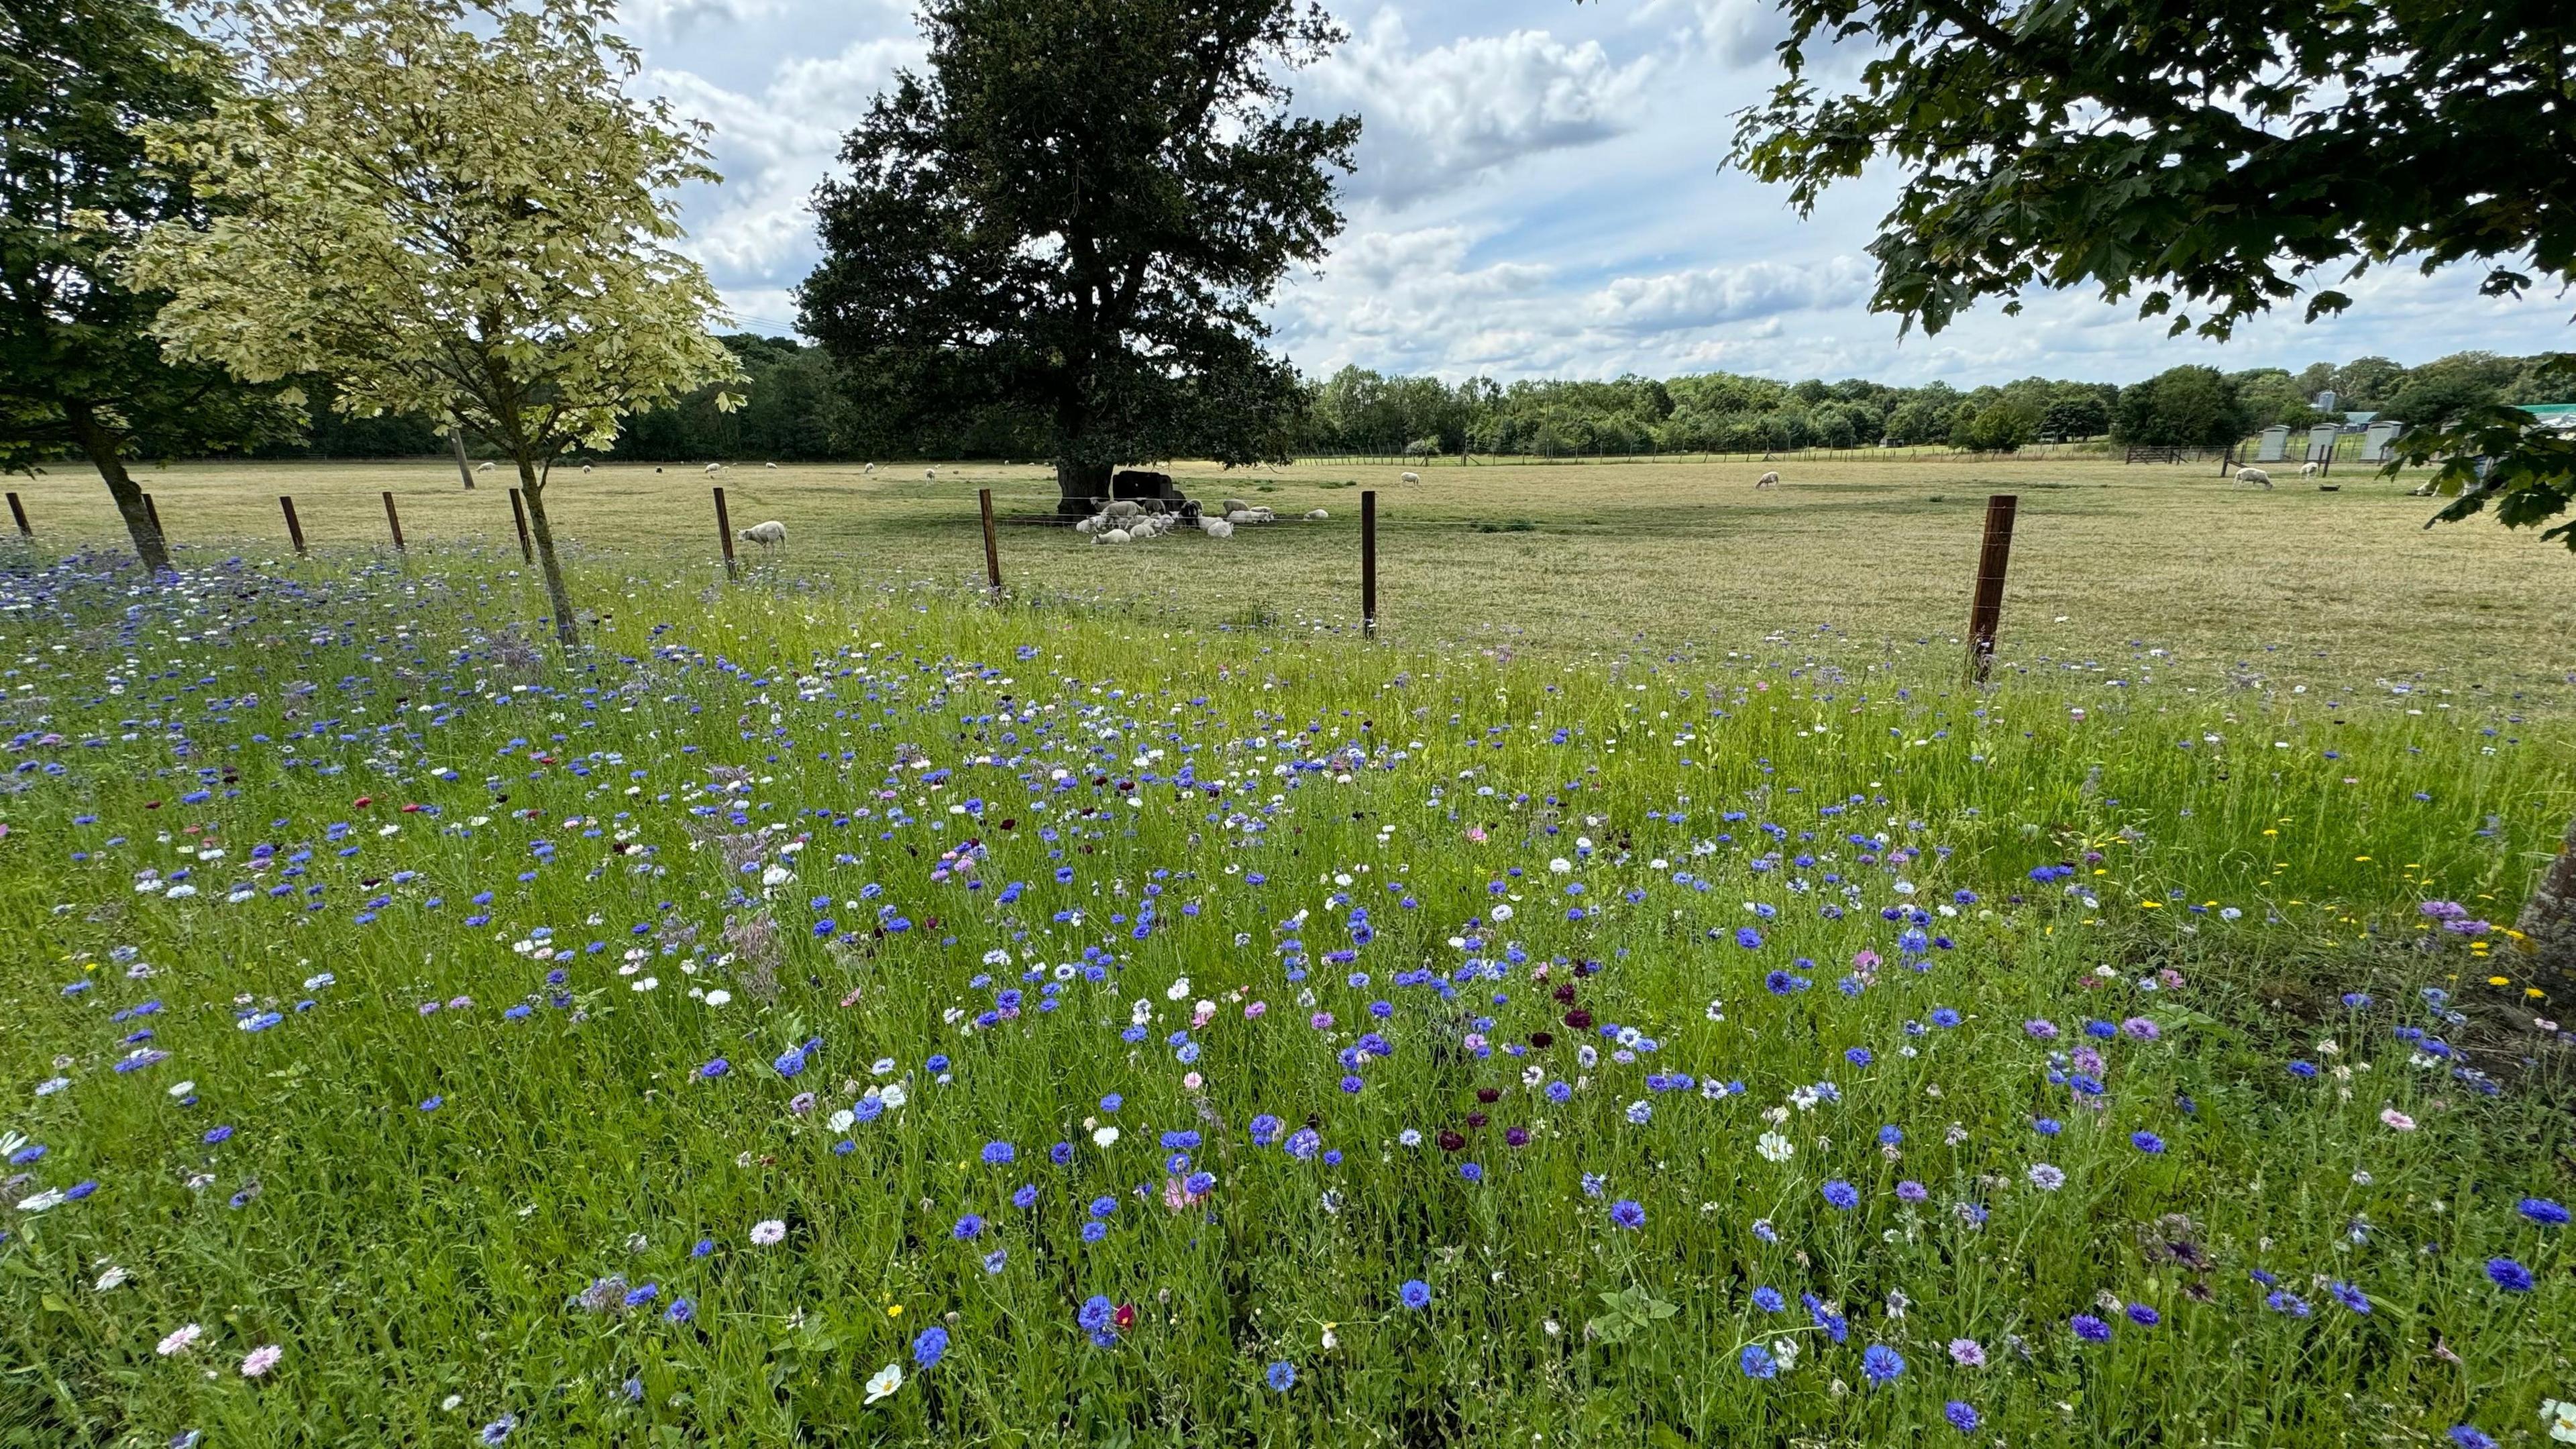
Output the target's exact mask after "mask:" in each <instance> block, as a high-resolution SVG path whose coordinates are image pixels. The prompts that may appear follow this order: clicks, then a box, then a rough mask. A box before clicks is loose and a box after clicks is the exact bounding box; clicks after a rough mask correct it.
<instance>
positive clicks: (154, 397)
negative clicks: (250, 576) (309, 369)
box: [0, 0, 302, 574]
mask: <svg viewBox="0 0 2576 1449" xmlns="http://www.w3.org/2000/svg"><path fill="white" fill-rule="evenodd" d="M231 83H232V78H231V75H230V74H229V72H228V71H227V69H226V67H225V66H224V63H223V57H222V54H221V53H220V52H219V51H217V50H215V49H214V48H213V47H212V46H210V45H208V44H206V43H205V42H204V41H202V40H199V39H198V38H196V37H195V36H193V35H191V34H189V33H188V32H187V31H185V30H183V29H181V28H180V27H179V26H177V25H174V24H172V23H171V22H170V21H169V20H168V19H166V18H164V16H163V15H162V13H161V9H160V7H159V6H158V5H157V4H152V3H149V0H0V156H5V163H6V178H7V179H6V182H5V184H0V471H8V472H23V473H30V474H32V473H34V472H35V471H36V470H37V468H38V466H39V465H40V464H42V463H45V462H49V461H51V460H53V459H56V458H60V457H63V456H65V455H67V454H79V455H82V456H85V457H87V458H88V459H89V462H90V465H91V466H92V467H94V468H96V469H97V470H98V473H99V476H100V477H101V478H102V479H104V480H105V481H106V483H107V491H108V496H109V497H111V498H113V499H114V500H115V501H116V511H117V515H118V517H120V518H122V519H123V520H124V522H125V531H126V534H127V536H128V537H129V538H131V539H132V540H133V541H134V552H135V555H136V557H138V558H140V559H141V560H142V561H143V565H144V567H145V568H147V569H149V570H151V571H152V572H154V573H156V574H157V573H160V572H163V571H164V570H167V569H168V568H169V567H170V553H169V548H168V546H167V545H166V543H165V542H164V541H163V539H162V537H161V531H160V530H159V529H158V528H157V527H155V526H154V524H153V522H152V517H151V514H150V513H149V512H148V511H147V510H146V509H145V508H144V505H143V489H142V487H141V486H140V485H138V484H137V483H136V482H135V481H134V478H133V476H132V475H131V474H130V473H128V472H127V471H126V464H127V463H128V462H129V461H132V460H134V459H137V458H140V457H170V456H174V455H187V454H193V453H203V452H211V451H216V450H220V449H226V448H237V447H251V446H256V445H258V444H262V443H270V442H278V441H283V440H285V439H287V438H291V437H292V436H294V433H295V429H296V425H297V424H298V423H299V422H301V421H302V412H301V409H300V408H298V407H297V406H296V405H295V399H294V398H293V396H291V395H290V394H289V393H288V392H287V390H285V389H282V388H277V387H244V386H242V385H240V384H238V383H236V382H234V381H233V379H232V378H231V377H230V376H229V375H228V374H226V373H225V371H224V370H223V369H222V368H220V367H212V366H206V365H203V364H188V363H172V362H169V361H166V360H164V359H163V357H162V356H161V348H160V344H159V343H158V342H157V341H155V340H154V339H153V337H152V336H151V332H150V328H151V324H152V317H153V314H154V313H155V312H156V311H158V310H159V308H160V305H161V303H162V301H163V300H164V299H163V298H162V297H160V296H159V295H156V294H154V293H151V292H148V291H142V292H139V291H137V290H135V289H134V288H132V287H130V286H128V285H127V284H126V282H125V280H124V278H123V276H122V268H123V258H124V255H125V253H126V251H127V250H128V249H129V248H130V247H131V246H132V245H133V243H134V241H135V239H136V238H137V237H138V236H140V235H142V233H143V232H144V231H145V230H147V229H148V228H150V227H153V226H155V225H158V224H160V223H162V222H165V221H172V220H183V219H184V220H194V219H198V218H201V217H202V216H203V215H204V207H203V203H202V202H201V201H200V199H199V198H198V197H197V196H196V195H195V194H194V193H193V192H192V191H191V190H190V189H189V187H188V186H187V184H186V182H185V181H184V180H182V179H179V178H176V177H173V176H171V175H169V174H167V173H165V172H163V171H160V170H158V169H157V168H155V167H153V166H152V165H150V164H149V163H148V162H147V160H146V158H145V156H144V146H143V140H142V138H141V137H140V136H139V135H137V134H136V132H135V128H136V127H137V126H138V125H142V124H148V123H151V122H170V121H189V120H197V119H200V118H203V117H206V116H209V115H211V114H213V112H214V108H215V104H216V102H217V100H218V99H219V98H220V97H222V96H223V95H224V94H225V92H226V90H227V89H228V88H229V87H230V85H231Z"/></svg>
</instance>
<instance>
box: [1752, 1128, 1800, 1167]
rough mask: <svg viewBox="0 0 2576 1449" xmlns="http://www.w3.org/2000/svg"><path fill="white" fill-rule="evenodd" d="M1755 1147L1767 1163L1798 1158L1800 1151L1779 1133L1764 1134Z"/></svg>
mask: <svg viewBox="0 0 2576 1449" xmlns="http://www.w3.org/2000/svg"><path fill="white" fill-rule="evenodd" d="M1753 1145H1754V1148H1755V1150H1756V1151H1759V1152H1760V1153H1761V1154H1762V1158H1763V1160H1764V1161H1766V1162H1786V1161H1788V1160H1789V1159H1790V1158H1791V1157H1794V1156H1796V1155H1797V1151H1798V1149H1797V1148H1796V1147H1794V1146H1792V1145H1791V1144H1790V1141H1789V1139H1788V1138H1786V1137H1783V1136H1781V1135H1780V1134H1779V1133H1777V1132H1765V1133H1763V1134H1762V1137H1761V1139H1760V1140H1759V1141H1757V1142H1755V1143H1754V1144H1753Z"/></svg>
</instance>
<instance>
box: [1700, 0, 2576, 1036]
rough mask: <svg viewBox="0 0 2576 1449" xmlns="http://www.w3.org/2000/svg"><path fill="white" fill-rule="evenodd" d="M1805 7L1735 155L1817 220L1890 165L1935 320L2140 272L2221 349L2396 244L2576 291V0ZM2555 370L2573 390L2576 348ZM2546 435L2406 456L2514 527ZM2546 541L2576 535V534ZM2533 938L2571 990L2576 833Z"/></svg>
mask: <svg viewBox="0 0 2576 1449" xmlns="http://www.w3.org/2000/svg"><path fill="white" fill-rule="evenodd" d="M1780 8H1781V10H1782V11H1783V12H1784V13H1785V15H1786V16H1787V18H1788V21H1789V35H1788V38H1787V39H1786V40H1785V41H1783V42H1782V44H1781V46H1780V57H1781V60H1782V62H1783V64H1784V65H1785V66H1786V67H1787V71H1788V74H1787V75H1786V76H1785V77H1784V78H1783V79H1782V80H1781V82H1780V84H1779V86H1778V87H1777V89H1775V90H1774V91H1773V92H1772V95H1771V98H1770V100H1769V102H1768V103H1767V104H1765V105H1762V106H1757V107H1755V108H1753V109H1751V110H1749V111H1747V112H1746V113H1745V114H1744V115H1743V117H1742V118H1741V119H1740V120H1739V122H1738V126H1737V130H1736V135H1735V146H1734V150H1733V153H1732V159H1733V161H1734V162H1735V163H1736V164H1738V165H1741V166H1742V167H1744V168H1745V169H1746V170H1748V171H1749V172H1751V173H1752V174H1753V175H1755V176H1758V177H1761V178H1763V179H1765V180H1769V181H1776V182H1783V183H1786V184H1787V185H1788V186H1789V188H1790V196H1791V199H1792V201H1793V202H1794V203H1795V204H1796V205H1797V206H1798V207H1800V208H1801V209H1802V210H1804V209H1807V208H1810V207H1812V206H1813V204H1814V202H1815V200H1816V198H1817V196H1818V195H1819V194H1820V193H1821V192H1822V191H1823V190H1824V189H1825V188H1826V187H1827V186H1829V185H1831V184H1832V183H1834V182H1836V181H1839V180H1842V179H1845V178H1847V177H1854V176H1858V175H1860V174H1861V171H1862V170H1863V168H1865V167H1868V166H1870V165H1871V164H1872V163H1884V162H1889V161H1892V162H1893V163H1894V170H1895V171H1896V173H1897V175H1898V177H1899V181H1900V186H1899V190H1898V194H1897V201H1896V205H1895V207H1894V209H1893V210H1891V211H1889V212H1888V214H1887V215H1886V216H1885V217H1884V218H1882V219H1881V221H1880V223H1879V235H1878V238H1877V240H1876V241H1875V242H1873V243H1872V244H1871V246H1870V254H1871V255H1872V256H1874V257H1876V258H1877V260H1878V287H1877V291H1876V293H1875V295H1874V296H1873V297H1872V299H1871V305H1872V306H1873V307H1875V308H1877V309H1878V310H1880V311H1886V312H1893V313H1895V314H1897V315H1898V317H1900V318H1901V319H1903V322H1904V323H1905V324H1906V325H1909V326H1910V325H1911V324H1913V323H1917V322H1919V323H1921V324H1922V325H1923V327H1924V329H1925V330H1926V331H1938V330H1940V329H1941V327H1943V326H1944V325H1946V324H1947V323H1948V322H1949V321H1950V319H1951V318H1952V317H1953V316H1954V315H1956V314H1957V312H1958V311H1959V310H1960V309H1961V308H1964V307H1968V306H1971V305H1973V304H1974V303H1976V302H1977V301H1979V300H1980V299H1982V298H1987V297H2005V298H2012V297H2017V296H2018V295H2019V294H2020V293H2021V292H2022V291H2023V290H2024V289H2026V288H2029V287H2033V286H2045V287H2073V286H2081V285H2087V284H2090V285H2097V286H2099V287H2101V288H2102V290H2103V293H2104V294H2105V295H2106V296H2108V297H2111V298H2115V299H2116V298H2123V297H2127V296H2129V295H2130V294H2131V293H2132V292H2134V291H2136V290H2137V289H2140V288H2144V289H2145V295H2144V296H2143V297H2142V298H2141V301H2140V307H2139V310H2140V312H2141V313H2142V314H2143V315H2147V316H2160V315H2166V314H2173V316H2174V322H2173V329H2174V331H2175V332H2177V333H2179V332H2183V331H2188V330H2192V329H2193V328H2194V327H2195V326H2196V327H2197V329H2198V330H2199V331H2200V332H2202V333H2204V334H2206V335H2209V336H2212V337H2222V338H2223V337H2225V336H2227V335H2228V333H2229V331H2230V330H2231V329H2232V328H2233V327H2234V326H2235V324H2236V323H2238V322H2239V321H2242V320H2243V319H2245V318H2247V317H2249V316H2252V315H2254V314H2256V313H2259V312H2263V311H2266V310H2268V309H2270V308H2271V307H2272V306H2274V305H2275V304H2278V303H2285V302H2288V301H2290V300H2291V299H2293V298H2295V297H2297V296H2298V295H2299V294H2300V293H2301V291H2302V290H2308V298H2307V315H2308V317H2309V318H2310V319H2314V318H2315V317H2317V316H2319V315H2321V314H2324V313H2328V312H2339V311H2342V310H2344V309H2345V308H2347V307H2349V306H2351V305H2352V300H2351V298H2350V297H2348V296H2346V295H2345V294H2344V293H2342V292H2339V291H2336V290H2334V288H2333V287H2332V286H2331V285H2326V286H2323V287H2318V286H2317V284H2318V283H2320V282H2326V283H2332V282H2336V281H2341V280H2344V279H2345V278H2348V277H2350V276H2352V275H2355V274H2357V273H2358V272H2360V271H2361V270H2362V269H2364V268H2367V267H2371V266H2379V265H2387V264H2393V263H2397V262H2400V261H2413V262H2415V263H2418V264H2419V265H2420V266H2422V267H2423V268H2424V269H2426V270H2431V269H2432V268H2434V267H2437V266H2440V265H2443V264H2445V263H2451V262H2463V261H2466V262H2478V263H2483V264H2485V265H2486V267H2487V276H2486V280H2485V290H2486V291H2487V292H2488V293H2489V294H2491V295H2505V294H2518V293H2520V292H2521V291H2523V290H2524V289H2525V288H2527V287H2529V286H2530V285H2532V283H2533V280H2534V274H2539V275H2541V276H2546V277H2554V278H2555V279H2557V281H2558V282H2560V283H2561V284H2562V285H2563V284H2567V283H2570V282H2576V167H2571V166H2569V165H2568V164H2567V158H2568V157H2569V156H2571V155H2576V105H2570V104H2569V90H2568V76H2569V73H2570V58H2571V57H2576V5H2566V4H2551V3H2537V4H2535V3H2516V4H2491V5H2453V4H2417V3H2409V0H2351V3H2344V4H2331V5H2320V4H2316V3H2314V0H2059V3H2053V4H2045V5H2039V4H2026V3H2023V0H1780ZM1820 42H1822V43H1825V44H1828V45H1838V46H1850V47H1855V48H1860V47H1867V48H1870V49H1871V50H1872V51H1873V52H1874V54H1873V57H1872V58H1871V59H1870V60H1869V62H1868V63H1867V64H1866V65H1865V66H1863V67H1862V68H1861V69H1860V70H1859V72H1858V75H1857V80H1856V82H1855V84H1854V85H1853V86H1852V88H1850V89H1848V90H1845V91H1841V92H1839V93H1832V94H1828V93H1824V92H1822V91H1820V90H1819V89H1818V87H1817V86H1816V85H1815V84H1814V83H1813V81H1812V80H1811V79H1810V77H1809V75H1808V69H1807V63H1808V52H1809V50H1810V48H1812V47H1814V46H1816V45H1817V44H1819V43H1820ZM2334 269H2341V275H2340V276H2336V275H2332V272H2333V270H2334ZM2014 305H2017V304H2014ZM2177 309H2181V310H2177ZM2008 310H2009V308H2008ZM2194 312H2197V313H2198V314H2199V320H2198V321H2197V323H2195V322H2194V320H2193V316H2192V315H2191V314H2192V313H2194ZM2372 361H2377V360H2376V359H2372ZM2354 366H2355V367H2356V368H2359V367H2360V366H2361V364H2358V363H2357V364H2355V365H2354ZM2548 376H2549V377H2551V378H2553V379H2555V380H2557V381H2558V382H2560V383H2563V384H2565V385H2569V386H2576V353H2567V354H2560V355H2559V357H2558V359H2557V360H2556V365H2555V366H2554V367H2553V369H2552V370H2551V371H2550V372H2549V374H2548ZM2374 380H2375V379H2374ZM2351 391H2353V392H2354V393H2356V394H2358V393H2359V392H2361V391H2362V389H2361V388H2358V387H2356V388H2354V389H2352V390H2351ZM2345 405H2346V406H2356V405H2358V406H2367V404H2352V403H2347V404H2345ZM2126 411H2127V399H2126V398H2125V397H2124V398H2123V399H2122V412H2123V413H2124V414H2125V412H2126ZM2531 424H2532V419H2531V416H2530V415H2529V414H2528V413H2522V412H2519V411H2516V410H2513V409H2509V408H2506V407H2504V406H2502V405H2501V404H2489V405H2487V406H2485V407H2482V408H2471V409H2469V410H2467V412H2466V413H2465V415H2463V416H2460V417H2457V418H2455V419H2454V420H2453V421H2452V422H2451V423H2450V424H2449V425H2448V426H2446V427H2442V428H2429V429H2421V430H2418V431H2417V432H2415V433H2413V434H2410V435H2409V436H2408V438H2407V439H2406V440H2405V441H2404V443H2403V444H2402V448H2403V452H2404V457H2403V458H2402V459H2401V461H2409V460H2411V461H2418V462H2420V461H2423V460H2425V459H2428V458H2430V457H2432V456H2434V455H2435V454H2441V455H2443V456H2445V457H2446V458H2447V459H2448V462H2447V463H2446V465H2445V467H2444V470H2443V473H2442V474H2441V475H2440V482H2441V484H2442V486H2443V487H2445V488H2446V489H2448V490H2450V491H2452V492H2453V493H2455V494H2457V497H2455V498H2454V500H2453V501H2452V503H2451V504H2450V506H2449V507H2447V508H2445V509H2443V510H2442V512H2441V513H2439V514H2437V515H2436V519H2437V520H2440V519H2455V518H2465V517H2468V516H2469V515H2471V514H2473V513H2476V512H2477V511H2479V510H2480V509H2482V508H2484V507H2486V506H2487V505H2488V504H2490V503H2493V504H2495V505H2496V507H2497V513H2498V516H2499V517H2500V518H2501V519H2502V520H2503V521H2504V522H2505V523H2506V524H2507V525H2510V526H2517V527H2530V526H2539V525H2543V524H2546V523H2548V522H2549V521H2550V520H2552V519H2555V518H2557V517H2559V516H2560V515H2561V514H2564V513H2565V512H2566V511H2567V510H2568V508H2569V506H2570V505H2571V503H2576V439H2571V438H2568V437H2566V436H2563V435H2556V434H2550V433H2547V432H2544V431H2543V430H2540V429H2537V428H2534V427H2533V426H2532V425H2531ZM2481 475H2482V476H2481ZM2543 536H2544V537H2547V538H2554V539H2560V540H2563V541H2564V542H2565V543H2566V544H2567V545H2568V547H2569V548H2570V549H2576V523H2566V524H2560V525H2558V526H2556V527H2554V528H2550V529H2549V530H2548V531H2547V532H2546V533H2545V534H2544V535H2543ZM2520 929H2521V931H2522V933H2523V935H2524V936H2525V937H2526V938H2527V939H2528V940H2529V941H2530V942H2531V943H2532V944H2533V945H2534V946H2535V947H2536V948H2537V956H2538V959H2539V962H2540V969H2541V971H2542V972H2543V973H2544V974H2545V975H2548V976H2550V977H2551V978H2552V984H2553V989H2554V992H2555V994H2556V995H2558V996H2559V998H2560V1000H2561V1001H2562V1002H2563V1001H2564V1000H2566V999H2567V998H2568V997H2569V996H2576V829H2571V830H2570V832H2569V836H2568V842H2567V847H2566V849H2564V850H2562V851H2561V852H2560V854H2559V856H2558V859H2557V862H2556V863H2555V864H2554V865H2553V866H2551V867H2550V869H2549V871H2548V872H2547V873H2546V875H2545V877H2544V879H2543V881H2542V883H2541V886H2540V888H2539V889H2538V890H2537V891H2535V892H2534V894H2533V895H2532V897H2531V900H2530V903H2529V905H2528V906H2527V907H2526V909H2525V911H2524V913H2523V917H2522V921H2521V923H2520Z"/></svg>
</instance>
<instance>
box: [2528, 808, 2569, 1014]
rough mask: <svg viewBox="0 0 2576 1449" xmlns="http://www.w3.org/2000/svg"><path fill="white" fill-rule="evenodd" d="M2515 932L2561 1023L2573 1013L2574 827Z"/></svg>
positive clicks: (2534, 889)
mask: <svg viewBox="0 0 2576 1449" xmlns="http://www.w3.org/2000/svg"><path fill="white" fill-rule="evenodd" d="M2514 929H2515V930H2517V931H2520V932H2521V933H2522V934H2523V936H2524V937H2525V938H2526V939H2525V941H2524V943H2523V947H2524V949H2525V950H2527V951H2529V952H2530V953H2531V974H2532V976H2533V977H2534V978H2535V979H2536V980H2537V982H2538V984H2539V986H2540V989H2541V990H2543V991H2546V992H2548V993H2549V1007H2550V1015H2552V1016H2555V1017H2558V1018H2560V1019H2561V1020H2562V1021H2564V1020H2565V1019H2566V1018H2567V1016H2568V1014H2569V1013H2570V1012H2576V821H2571V822H2569V824H2568V826H2567V840H2566V842H2565V843H2564V844H2562V845H2560V846H2559V847H2558V858H2557V859H2555V860H2553V861H2551V862H2550V863H2549V864H2548V866H2547V867H2546V868H2544V869H2543V870H2542V871H2541V872H2540V880H2539V882H2538V883H2537V884H2535V885H2534V886H2533V887H2532V888H2531V899H2530V900H2527V901H2525V902H2523V905H2522V918H2521V919H2520V920H2518V921H2516V922H2514Z"/></svg>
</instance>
